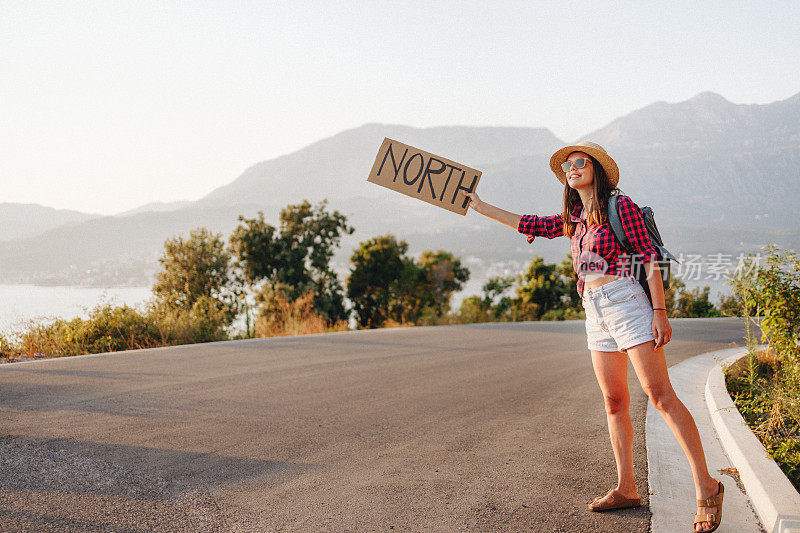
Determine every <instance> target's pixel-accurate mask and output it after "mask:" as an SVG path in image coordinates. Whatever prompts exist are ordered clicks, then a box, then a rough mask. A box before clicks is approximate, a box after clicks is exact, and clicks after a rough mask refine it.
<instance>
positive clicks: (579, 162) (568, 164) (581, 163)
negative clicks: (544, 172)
mask: <svg viewBox="0 0 800 533" xmlns="http://www.w3.org/2000/svg"><path fill="white" fill-rule="evenodd" d="M588 162H589V160H588V159H586V158H585V157H579V158H578V159H576V160H575V161H565V162H564V163H562V164H561V170H563V171H564V172H569V171H570V169H572V167H573V166H574V167H575V168H583V167H585V166H586V163H588Z"/></svg>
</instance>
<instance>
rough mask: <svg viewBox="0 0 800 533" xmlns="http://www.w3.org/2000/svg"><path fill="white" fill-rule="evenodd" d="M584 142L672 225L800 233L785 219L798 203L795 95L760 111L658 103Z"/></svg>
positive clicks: (705, 102) (705, 101)
mask: <svg viewBox="0 0 800 533" xmlns="http://www.w3.org/2000/svg"><path fill="white" fill-rule="evenodd" d="M586 138H588V139H592V140H594V141H595V142H598V143H600V144H601V145H603V146H604V147H605V148H606V149H607V150H608V151H609V153H611V154H613V155H614V158H615V160H616V161H617V163H618V164H619V166H620V169H621V170H620V187H621V188H622V189H623V190H624V191H625V192H627V193H628V194H630V195H631V196H632V197H634V198H645V199H647V200H646V201H647V202H648V203H650V205H652V206H653V208H654V210H655V212H656V213H659V212H662V213H666V214H668V216H669V219H671V220H673V221H675V222H679V223H681V224H684V225H700V226H704V225H706V224H708V223H712V224H713V225H717V226H724V227H727V228H731V229H741V230H746V229H752V228H763V229H764V230H771V231H780V230H786V229H790V230H791V229H797V228H798V227H800V224H798V223H797V222H794V221H792V220H787V219H786V218H785V214H786V213H792V212H794V210H795V208H796V206H797V198H798V197H800V93H798V94H796V95H794V96H793V97H791V98H788V99H786V100H782V101H778V102H774V103H771V104H765V105H741V104H734V103H731V102H729V101H727V100H726V99H725V98H723V97H722V96H720V95H718V94H715V93H711V92H705V93H701V94H699V95H697V96H695V97H694V98H691V99H689V100H687V101H685V102H679V103H676V104H667V103H664V102H657V103H654V104H652V105H649V106H647V107H644V108H642V109H640V110H637V111H634V112H633V113H630V114H628V115H626V116H624V117H621V118H618V119H616V120H614V121H613V122H611V123H610V124H608V125H607V126H605V127H603V128H601V129H599V130H597V131H594V132H592V133H590V134H588V135H587V136H586ZM670 223H672V222H670Z"/></svg>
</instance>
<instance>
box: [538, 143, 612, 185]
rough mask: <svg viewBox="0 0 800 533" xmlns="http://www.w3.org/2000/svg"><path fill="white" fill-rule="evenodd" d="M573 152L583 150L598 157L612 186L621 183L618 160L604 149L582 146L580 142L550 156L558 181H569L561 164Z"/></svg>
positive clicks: (551, 168) (551, 166) (552, 168)
mask: <svg viewBox="0 0 800 533" xmlns="http://www.w3.org/2000/svg"><path fill="white" fill-rule="evenodd" d="M572 152H583V153H584V154H589V155H590V156H592V157H594V158H595V159H597V161H598V162H599V163H600V164H601V165H603V170H605V171H606V176H608V181H609V182H610V183H611V186H612V187H616V186H617V183H619V167H617V163H616V161H614V160H613V159H612V158H611V156H610V155H608V154H607V153H606V152H604V151H603V150H598V149H597V148H592V147H591V146H582V145H580V144H573V145H571V146H565V147H564V148H562V149H560V150H558V151H557V152H556V153H554V154H553V155H552V156H551V157H550V170H552V171H553V173H554V174H555V175H556V177H557V178H558V181H560V182H561V183H563V184H566V183H567V175H566V173H565V172H564V170H562V168H561V165H563V164H564V162H565V161H566V160H567V157H569V154H571V153H572Z"/></svg>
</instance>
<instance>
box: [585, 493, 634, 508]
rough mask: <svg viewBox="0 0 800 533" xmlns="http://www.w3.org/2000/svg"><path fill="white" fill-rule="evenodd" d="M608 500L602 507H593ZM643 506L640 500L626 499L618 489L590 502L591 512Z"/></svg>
mask: <svg viewBox="0 0 800 533" xmlns="http://www.w3.org/2000/svg"><path fill="white" fill-rule="evenodd" d="M603 498H607V499H606V501H605V502H604V503H602V504H600V505H592V504H593V503H594V502H596V501H598V500H602V499H603ZM640 505H642V500H641V499H640V498H626V497H625V496H623V495H622V494H620V493H619V492H617V489H611V490H610V491H608V494H606V495H605V496H600V497H598V498H595V499H594V500H592V501H590V502H589V510H590V511H595V512H597V511H608V510H609V509H626V508H628V507H639V506H640Z"/></svg>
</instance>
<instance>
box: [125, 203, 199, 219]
mask: <svg viewBox="0 0 800 533" xmlns="http://www.w3.org/2000/svg"><path fill="white" fill-rule="evenodd" d="M190 205H192V202H190V201H188V200H185V201H180V202H150V203H149V204H144V205H143V206H140V207H137V208H135V209H129V210H128V211H123V212H122V213H117V214H116V215H115V216H118V217H127V216H130V215H138V214H139V213H163V212H165V211H177V210H178V209H183V208H184V207H188V206H190Z"/></svg>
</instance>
